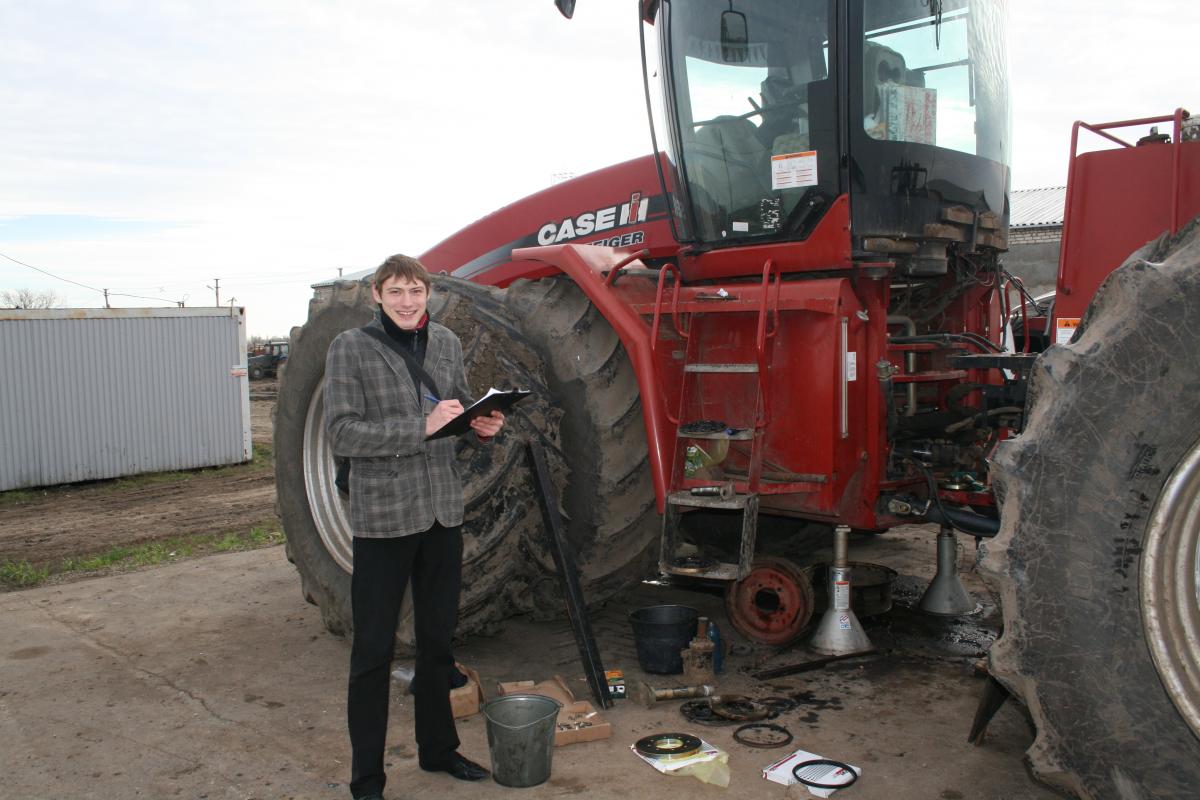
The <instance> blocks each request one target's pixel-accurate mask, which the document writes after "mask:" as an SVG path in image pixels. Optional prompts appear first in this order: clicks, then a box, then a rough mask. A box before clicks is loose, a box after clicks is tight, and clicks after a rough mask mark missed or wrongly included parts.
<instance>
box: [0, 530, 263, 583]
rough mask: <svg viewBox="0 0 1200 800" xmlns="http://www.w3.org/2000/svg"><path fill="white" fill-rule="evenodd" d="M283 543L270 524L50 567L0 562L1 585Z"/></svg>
mask: <svg viewBox="0 0 1200 800" xmlns="http://www.w3.org/2000/svg"><path fill="white" fill-rule="evenodd" d="M282 542H283V532H282V531H280V530H278V529H277V528H274V527H272V526H269V525H257V526H254V527H252V528H250V529H249V530H248V531H233V532H229V533H208V534H199V535H196V536H175V537H172V538H170V539H157V540H154V541H151V542H144V543H142V544H139V545H131V546H123V547H114V548H112V549H110V550H105V551H104V552H101V553H93V554H91V555H86V556H76V557H72V558H68V559H65V560H64V561H62V562H60V563H59V564H57V565H54V566H49V567H45V566H43V567H35V566H33V565H32V564H30V563H29V562H27V561H20V562H13V561H6V562H3V563H0V585H3V586H5V587H8V588H11V589H26V588H29V587H31V586H37V585H38V584H39V583H43V582H44V581H46V580H47V579H49V578H50V577H51V576H59V575H79V574H83V573H107V572H116V571H120V570H123V569H133V568H135V567H148V566H153V565H155V564H166V563H171V562H174V561H182V560H184V559H186V558H193V557H195V556H202V555H207V554H210V553H232V552H237V551H241V550H257V549H259V548H261V547H270V546H272V545H277V544H281V543H282Z"/></svg>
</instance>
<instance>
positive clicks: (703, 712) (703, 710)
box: [679, 697, 732, 728]
mask: <svg viewBox="0 0 1200 800" xmlns="http://www.w3.org/2000/svg"><path fill="white" fill-rule="evenodd" d="M679 713H680V714H683V718H684V719H686V720H687V721H688V722H694V723H696V724H697V725H709V726H711V727H714V728H716V727H720V726H722V725H730V724H732V720H728V719H725V718H724V717H718V716H717V715H716V714H714V713H713V710H712V703H710V702H709V701H708V698H707V697H702V698H699V699H697V700H688V701H687V702H685V703H684V704H683V705H681V706H680V707H679Z"/></svg>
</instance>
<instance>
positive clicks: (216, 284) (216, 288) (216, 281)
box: [205, 278, 221, 306]
mask: <svg viewBox="0 0 1200 800" xmlns="http://www.w3.org/2000/svg"><path fill="white" fill-rule="evenodd" d="M205 288H206V289H212V290H213V293H214V294H215V295H216V296H217V299H216V302H215V303H213V305H215V306H220V305H221V279H220V278H213V285H212V286H206V287H205Z"/></svg>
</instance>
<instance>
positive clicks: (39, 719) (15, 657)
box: [0, 535, 1057, 800]
mask: <svg viewBox="0 0 1200 800" xmlns="http://www.w3.org/2000/svg"><path fill="white" fill-rule="evenodd" d="M890 536H891V535H889V537H890ZM889 537H881V539H880V541H879V542H878V544H877V545H876V547H875V550H874V552H872V553H871V554H870V559H869V560H876V561H879V562H881V563H890V561H889V559H888V556H889V554H892V555H894V554H895V552H896V551H898V550H899V549H903V548H905V547H907V548H909V549H912V548H916V549H917V550H919V551H920V552H921V554H922V556H924V555H929V554H932V552H933V550H932V548H933V544H932V538H931V537H922V536H910V537H909V538H908V539H905V538H904V537H903V536H901V537H899V538H889ZM968 553H969V548H968ZM852 555H857V556H858V557H860V558H861V557H862V556H863V553H861V552H859V553H853V552H852ZM877 557H878V558H877ZM864 560H866V559H864ZM967 560H969V556H968V557H965V558H964V562H965V561H967ZM893 566H895V565H894V564H893ZM930 566H931V565H930ZM918 571H919V570H918ZM925 577H927V576H925ZM968 579H969V580H968V586H969V587H970V588H971V589H972V591H973V592H975V593H976V596H977V597H979V598H981V600H982V602H983V605H984V612H983V613H981V614H979V615H976V619H975V621H973V622H969V623H967V624H962V623H951V622H944V621H941V620H930V619H929V618H927V617H920V616H918V615H916V614H915V613H913V612H911V611H908V610H907V609H905V608H903V607H900V608H897V609H896V610H894V611H893V612H892V613H890V614H888V615H886V616H884V617H881V618H880V619H878V620H874V621H870V622H869V625H868V630H869V632H870V634H871V636H872V638H873V641H874V643H875V644H876V646H877V647H879V648H880V649H881V650H883V651H884V655H882V656H880V657H878V658H876V659H874V660H870V661H867V662H865V663H864V662H860V663H857V664H855V663H850V662H847V663H845V664H840V665H833V666H830V667H827V668H825V669H823V670H820V671H815V672H809V673H805V674H803V675H799V676H793V677H790V678H782V679H778V680H775V681H771V682H770V683H768V684H764V683H761V682H757V681H755V680H754V679H753V678H752V677H750V675H749V672H751V671H753V670H755V669H758V668H761V667H766V666H774V665H778V664H787V663H792V662H794V661H799V660H803V659H804V658H805V657H806V654H805V653H804V652H803V649H802V648H796V649H792V650H790V651H787V652H784V653H774V652H773V651H769V650H762V649H755V648H751V647H748V646H746V645H745V644H744V643H743V644H741V645H740V646H738V647H736V648H735V650H734V652H733V653H731V655H730V656H729V669H728V670H727V673H726V675H725V676H724V678H723V681H722V688H723V690H724V691H726V692H737V693H742V694H746V695H749V696H751V697H755V696H760V697H761V696H765V695H787V696H791V697H797V698H799V699H800V701H801V704H800V705H799V707H798V708H797V709H795V710H793V711H790V712H788V713H786V714H784V715H782V716H781V717H780V718H779V719H777V720H776V722H777V723H779V724H783V725H784V726H786V727H787V728H788V729H789V730H790V731H791V732H792V733H793V734H794V736H795V743H794V746H795V747H803V748H805V749H807V750H810V751H813V752H816V753H819V754H821V755H824V756H827V757H830V758H837V759H841V760H844V761H848V762H850V763H853V764H856V765H858V766H860V767H862V768H863V775H862V778H861V780H860V781H859V782H858V783H857V784H856V785H855V786H853V787H851V788H849V789H846V790H844V791H842V792H841V793H839V794H838V797H845V798H847V800H852V799H853V798H858V799H859V800H875V799H876V798H879V799H882V798H888V799H889V800H930V798H938V799H940V800H960V799H961V798H971V799H972V800H974V799H978V800H1016V798H1050V797H1056V796H1057V795H1054V794H1052V793H1050V792H1049V791H1047V790H1045V789H1043V788H1041V787H1039V786H1038V785H1036V784H1034V783H1032V782H1031V780H1030V779H1029V778H1028V777H1027V775H1026V772H1025V769H1024V767H1023V764H1022V754H1023V752H1024V750H1025V748H1026V747H1028V746H1029V744H1030V742H1031V740H1032V734H1031V731H1030V729H1029V727H1028V725H1027V722H1026V720H1025V718H1024V716H1023V715H1022V714H1021V712H1020V710H1019V708H1018V707H1017V706H1016V704H1015V703H1011V702H1010V703H1008V704H1006V705H1005V706H1004V707H1002V708H1001V710H1000V712H999V713H998V715H997V716H996V718H995V719H994V720H993V722H992V724H991V727H990V728H989V730H988V735H987V737H986V739H985V741H984V744H983V746H981V747H973V746H970V745H968V744H967V743H966V734H967V730H968V728H969V725H970V722H971V718H972V714H973V712H974V709H975V705H976V702H977V699H978V696H979V693H980V691H981V689H982V686H983V681H982V680H981V679H980V678H978V677H977V676H976V675H975V674H974V670H973V668H972V665H973V663H974V660H975V655H976V654H977V653H978V652H979V651H980V650H981V649H982V648H983V647H986V644H987V642H988V641H990V638H991V636H993V635H994V628H995V624H994V608H991V607H990V606H989V604H988V602H987V598H986V595H984V594H983V593H982V590H981V589H979V587H978V586H977V584H976V583H975V582H974V579H973V576H968ZM922 580H924V578H923V577H921V576H919V575H908V574H906V573H905V571H904V570H901V578H900V580H899V581H898V582H897V599H898V605H900V606H903V605H904V604H911V602H913V601H914V599H915V597H916V596H917V595H919V591H920V585H919V584H920V582H921V581H922ZM663 602H686V603H688V604H690V605H694V606H696V607H697V608H699V609H700V610H701V612H702V613H709V614H712V615H713V617H714V618H716V619H717V620H720V621H723V620H724V616H723V612H722V610H721V607H722V603H721V598H720V596H719V595H717V594H714V593H705V592H696V591H684V590H681V589H678V588H664V587H656V586H649V585H643V586H641V587H639V588H637V589H635V590H634V591H632V592H630V593H629V594H628V595H626V596H624V597H622V598H621V600H620V602H615V603H612V604H610V605H609V606H608V607H607V608H605V609H604V610H603V611H602V612H600V613H598V614H597V615H595V616H594V617H593V625H594V627H595V631H596V638H597V640H598V642H599V645H600V650H601V654H602V657H603V659H604V661H605V666H607V667H609V668H617V667H619V668H623V669H624V670H625V672H626V674H627V675H628V676H629V678H630V680H637V679H639V678H641V677H643V676H642V675H641V673H640V672H639V670H638V668H637V661H636V655H635V651H634V647H633V642H632V636H631V633H630V630H629V626H628V624H627V622H626V620H625V615H626V613H627V612H628V610H629V609H631V608H636V607H639V606H641V605H651V604H656V603H663ZM0 614H2V615H3V618H4V626H3V632H2V633H0V675H2V676H3V677H2V679H0V681H2V682H0V764H3V770H0V773H2V774H0V797H3V798H41V797H64V798H68V797H69V798H174V797H181V798H199V799H200V800H210V799H211V800H216V799H217V798H222V799H224V798H229V799H230V800H233V799H234V798H236V799H237V800H248V799H249V798H255V799H256V800H270V799H273V798H314V799H316V798H346V797H349V792H348V789H347V787H346V781H347V780H348V772H349V761H348V757H349V748H348V743H347V740H346V735H345V730H344V727H345V724H344V710H343V695H344V681H345V670H346V666H347V661H348V650H349V648H348V644H347V643H346V642H345V641H344V640H341V639H338V638H335V637H333V636H331V635H329V634H328V633H326V632H325V630H324V629H323V627H322V625H321V621H320V615H319V614H318V612H317V610H316V609H315V608H314V607H312V606H309V605H306V604H305V603H304V602H303V601H302V600H301V598H300V591H299V581H298V579H297V577H296V574H295V571H294V570H293V568H292V567H291V566H290V565H289V564H288V563H287V562H286V560H285V559H284V553H283V548H281V547H276V548H269V549H266V550H258V551H252V552H245V553H234V554H228V555H219V556H212V557H208V558H201V559H196V560H192V561H186V562H182V563H176V564H172V565H169V566H164V567H159V568H154V569H147V570H143V571H137V572H131V573H126V574H120V575H113V576H110V577H105V578H98V579H93V580H83V581H78V582H75V583H69V584H62V585H58V586H45V587H41V588H37V589H32V590H28V591H20V592H10V593H8V594H3V595H0ZM724 629H725V630H726V631H728V626H727V625H726V626H725V628H724ZM730 638H731V639H734V640H735V641H736V637H730ZM458 657H459V659H460V660H461V661H463V662H464V663H467V664H470V665H471V666H473V667H475V668H476V669H477V670H478V671H479V672H480V674H481V675H482V679H483V683H484V688H485V691H486V693H487V694H488V696H489V697H490V696H493V695H494V694H495V683H496V681H500V680H518V679H539V680H540V679H544V678H548V677H551V676H552V675H554V674H556V673H557V674H560V675H562V676H563V677H564V678H566V679H567V681H568V683H570V684H571V686H573V687H577V688H576V694H577V695H578V696H579V697H581V698H586V697H587V691H586V689H585V685H584V683H583V681H582V677H581V676H582V670H581V669H580V667H579V660H578V655H577V651H576V650H575V645H574V640H573V638H572V635H571V632H570V629H569V627H568V626H567V625H566V624H565V623H563V622H558V623H533V622H529V621H521V620H514V621H511V622H510V623H508V624H507V626H506V627H505V630H504V631H503V632H502V633H501V634H499V635H496V636H493V637H487V638H483V637H476V638H473V639H471V640H469V641H467V642H465V643H463V644H462V645H461V646H460V647H459V648H458ZM657 682H658V683H660V684H664V683H665V684H671V683H674V682H675V679H672V678H665V679H662V678H660V679H657ZM392 712H393V713H392V732H391V737H390V740H389V741H390V742H391V747H390V750H389V754H390V761H389V775H390V784H389V787H388V797H389V798H393V800H395V798H406V797H442V796H446V795H450V794H452V793H453V794H457V795H461V796H467V797H478V798H497V797H512V796H516V795H521V796H526V797H529V798H546V797H559V796H564V795H585V796H589V797H598V798H617V797H622V798H625V797H646V796H653V797H655V798H658V799H659V800H671V799H672V798H688V800H694V799H695V798H696V797H714V798H716V797H729V798H735V797H755V798H760V797H768V798H770V797H778V798H783V797H802V796H808V795H806V794H801V793H799V792H798V791H797V789H796V788H793V789H792V790H790V791H791V794H789V790H788V789H785V788H784V787H783V786H779V785H776V784H773V783H769V782H767V781H764V780H763V779H762V777H761V772H760V770H761V769H762V767H764V766H766V765H768V764H770V763H772V762H774V761H775V760H777V759H778V758H780V757H782V755H784V754H785V753H786V752H787V750H756V749H752V748H749V747H746V746H744V745H741V744H738V743H736V742H735V741H734V740H733V739H732V736H731V734H732V730H733V729H732V727H723V728H704V729H701V728H699V727H698V726H696V725H694V724H692V723H689V722H688V721H686V720H684V719H683V718H682V716H680V714H679V712H678V705H677V704H675V703H670V704H663V705H661V706H660V707H656V708H655V709H653V710H647V709H644V708H641V707H640V706H637V705H635V704H634V703H632V702H631V701H628V700H626V701H622V702H620V703H618V704H617V705H616V706H615V707H614V708H612V709H610V710H609V711H607V712H605V715H606V717H607V718H608V720H609V721H610V722H611V724H612V727H613V732H614V735H613V736H612V738H610V739H606V740H602V741H597V742H590V743H585V744H575V745H571V746H568V747H564V748H558V749H557V750H556V751H555V753H554V761H553V772H552V775H551V777H550V780H549V781H547V782H546V783H544V784H542V785H541V786H538V787H534V788H528V789H509V788H505V787H501V786H498V785H496V784H495V783H493V782H491V781H486V782H483V783H480V784H471V785H467V784H461V783H458V782H456V781H453V780H452V779H451V778H449V777H448V776H444V775H434V774H428V773H424V772H421V771H420V770H419V769H418V768H417V764H416V759H415V747H414V745H413V742H412V734H411V730H412V708H411V703H410V702H409V698H407V697H405V696H403V695H402V694H401V693H399V692H395V693H394V696H393V701H392ZM666 731H685V732H692V733H696V734H698V735H702V736H704V737H705V738H706V739H707V740H708V741H710V742H712V743H713V744H715V745H717V746H718V747H721V748H723V749H724V750H726V751H727V752H728V753H729V766H730V769H731V773H732V780H731V782H730V784H729V786H728V788H725V789H722V788H718V787H714V786H709V785H705V784H701V783H700V782H698V781H697V780H696V779H694V778H690V777H669V776H663V775H659V774H658V773H656V772H655V771H654V770H653V769H651V768H650V767H649V766H647V765H645V764H642V763H641V762H640V761H639V760H638V759H637V758H636V757H635V756H634V755H633V754H632V753H631V752H630V750H629V745H630V744H631V743H633V742H634V741H636V740H637V739H639V738H641V737H643V736H646V735H649V734H651V733H656V732H666ZM459 732H460V736H461V738H462V740H463V746H462V751H463V752H464V753H465V754H467V755H468V756H471V757H473V758H475V759H476V760H479V761H482V762H484V763H487V762H488V745H487V735H486V730H485V723H484V720H483V718H482V716H478V715H477V716H475V717H471V718H468V719H466V720H462V721H460V724H459Z"/></svg>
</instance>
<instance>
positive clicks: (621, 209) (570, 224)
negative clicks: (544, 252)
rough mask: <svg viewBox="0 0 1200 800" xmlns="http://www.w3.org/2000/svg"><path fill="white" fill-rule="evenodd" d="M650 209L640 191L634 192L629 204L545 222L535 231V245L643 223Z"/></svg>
mask: <svg viewBox="0 0 1200 800" xmlns="http://www.w3.org/2000/svg"><path fill="white" fill-rule="evenodd" d="M649 210H650V202H649V201H648V200H643V199H642V195H641V192H634V193H633V194H632V195H631V196H630V198H629V202H628V203H622V204H621V205H619V206H608V207H606V208H597V209H596V210H595V211H586V212H584V213H582V214H580V215H579V216H577V217H567V218H566V219H564V220H560V221H559V222H547V223H546V224H545V225H543V226H542V227H541V228H539V229H538V233H537V240H538V244H543V245H545V244H558V243H559V242H567V241H570V240H571V239H575V238H577V237H580V236H587V235H589V234H592V233H600V232H601V231H607V230H610V229H611V228H619V227H621V226H623V225H632V224H634V223H635V222H645V221H646V213H647V212H648V211H649Z"/></svg>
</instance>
